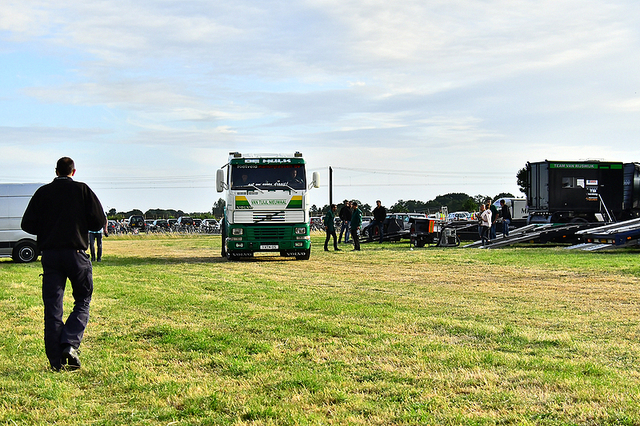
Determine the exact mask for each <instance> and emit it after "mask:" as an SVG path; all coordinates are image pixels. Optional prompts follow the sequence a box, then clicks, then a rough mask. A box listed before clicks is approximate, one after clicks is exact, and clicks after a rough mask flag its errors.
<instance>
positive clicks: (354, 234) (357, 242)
mask: <svg viewBox="0 0 640 426" xmlns="http://www.w3.org/2000/svg"><path fill="white" fill-rule="evenodd" d="M351 238H352V239H353V249H354V250H360V237H359V236H358V230H357V229H352V230H351Z"/></svg>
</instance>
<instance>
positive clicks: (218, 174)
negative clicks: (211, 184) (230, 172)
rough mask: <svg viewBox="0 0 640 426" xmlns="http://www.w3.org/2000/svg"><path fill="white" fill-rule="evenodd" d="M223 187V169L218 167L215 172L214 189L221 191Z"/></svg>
mask: <svg viewBox="0 0 640 426" xmlns="http://www.w3.org/2000/svg"><path fill="white" fill-rule="evenodd" d="M224 187H225V182H224V170H222V169H218V170H217V172H216V191H218V192H222V191H224Z"/></svg>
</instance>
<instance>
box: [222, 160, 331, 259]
mask: <svg viewBox="0 0 640 426" xmlns="http://www.w3.org/2000/svg"><path fill="white" fill-rule="evenodd" d="M318 186H319V175H318V173H317V172H314V173H313V178H312V181H311V182H310V183H307V179H306V170H305V161H304V158H303V157H302V154H301V153H299V152H296V153H295V154H291V155H285V154H241V153H239V152H231V153H229V162H228V163H227V164H226V165H225V166H224V167H223V168H221V169H219V170H218V172H217V176H216V189H217V191H218V192H223V191H226V197H225V209H224V218H223V220H222V256H223V257H226V258H227V259H229V260H236V259H239V258H243V257H252V256H253V255H254V253H256V252H279V253H280V255H281V256H292V257H295V258H296V259H302V260H304V259H309V255H310V253H311V239H310V233H309V231H310V229H309V221H310V218H309V206H310V202H309V190H310V189H311V188H318Z"/></svg>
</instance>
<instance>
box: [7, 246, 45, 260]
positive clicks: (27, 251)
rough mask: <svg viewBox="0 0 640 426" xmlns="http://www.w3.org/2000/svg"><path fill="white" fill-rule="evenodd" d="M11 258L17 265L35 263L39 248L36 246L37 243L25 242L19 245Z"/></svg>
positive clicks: (14, 249)
mask: <svg viewBox="0 0 640 426" xmlns="http://www.w3.org/2000/svg"><path fill="white" fill-rule="evenodd" d="M11 257H12V258H13V261H14V262H16V263H28V262H33V261H34V260H36V258H37V257H38V248H37V246H36V243H33V242H30V241H23V242H21V243H18V244H17V245H16V246H15V247H14V248H13V253H12V254H11Z"/></svg>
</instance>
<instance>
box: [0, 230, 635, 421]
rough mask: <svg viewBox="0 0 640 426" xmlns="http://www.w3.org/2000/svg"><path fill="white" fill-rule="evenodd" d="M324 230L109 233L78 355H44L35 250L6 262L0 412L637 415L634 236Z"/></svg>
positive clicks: (103, 416)
mask: <svg viewBox="0 0 640 426" xmlns="http://www.w3.org/2000/svg"><path fill="white" fill-rule="evenodd" d="M322 239H323V237H322V236H320V235H316V236H314V237H313V243H314V249H313V252H312V255H311V259H310V260H309V261H295V260H292V259H281V258H277V257H258V258H257V259H255V260H250V261H241V262H227V261H226V260H223V259H221V258H220V238H219V237H218V236H215V237H213V236H190V237H186V236H185V237H153V236H135V237H124V236H123V237H110V238H107V239H106V240H105V255H104V261H103V262H102V263H100V264H95V265H94V283H95V292H94V300H93V302H92V311H91V315H92V316H91V319H90V322H89V326H88V328H87V331H86V334H85V339H84V341H83V344H82V347H81V358H82V361H83V368H82V369H81V370H79V371H77V372H61V373H54V372H51V371H49V370H48V362H47V359H46V357H45V355H44V345H43V339H42V301H41V293H40V277H39V276H38V275H39V274H40V273H41V267H40V263H39V262H36V263H33V264H27V265H20V264H14V263H12V262H10V261H7V260H2V261H0V326H1V329H2V333H1V334H0V424H2V425H45V424H58V425H219V424H220V425H640V366H639V361H640V328H639V314H640V253H638V252H637V251H636V252H633V251H619V252H612V253H585V252H577V251H568V250H564V249H562V248H553V247H537V248H533V247H531V248H508V249H501V250H478V249H461V248H446V249H439V248H425V249H415V250H410V249H409V245H408V243H388V244H382V245H380V244H371V245H364V246H363V251H362V252H351V251H347V246H345V245H343V246H342V248H343V249H344V251H343V252H339V253H337V252H333V251H330V252H324V251H322ZM69 293H70V292H69ZM71 300H72V299H71V295H70V294H68V295H67V298H66V302H65V303H66V308H67V309H70V307H71Z"/></svg>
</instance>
